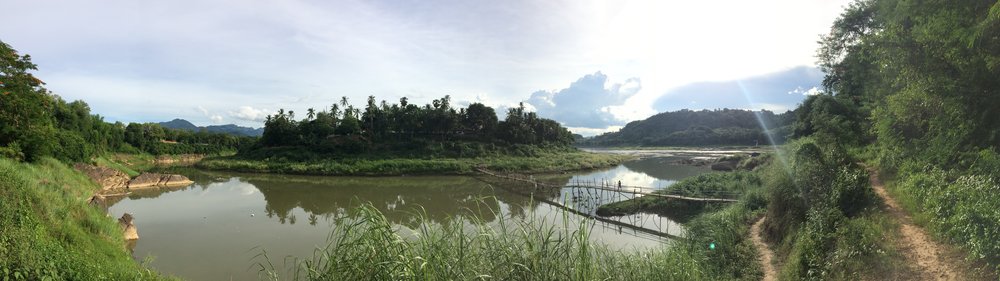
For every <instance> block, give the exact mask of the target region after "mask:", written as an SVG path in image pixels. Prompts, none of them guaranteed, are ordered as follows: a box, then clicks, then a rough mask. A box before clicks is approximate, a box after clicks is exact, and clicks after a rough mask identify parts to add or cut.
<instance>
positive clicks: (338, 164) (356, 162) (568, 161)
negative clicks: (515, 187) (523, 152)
mask: <svg viewBox="0 0 1000 281" xmlns="http://www.w3.org/2000/svg"><path fill="white" fill-rule="evenodd" d="M635 158H636V157H635V156H631V155H621V154H613V153H598V152H588V151H576V152H564V153H546V154H544V155H539V156H534V157H530V156H499V157H492V158H482V157H480V158H436V159H414V158H386V159H360V158H348V159H330V160H314V161H274V160H251V159H238V158H231V157H230V158H218V157H216V158H206V159H203V160H202V161H199V162H198V163H196V164H194V165H193V166H194V167H195V168H199V169H205V170H211V171H231V172H243V173H267V174H288V175H316V176H365V177H387V176H410V175H474V174H476V168H479V167H488V168H491V169H495V170H499V171H505V172H516V173H529V174H545V173H565V172H571V171H582V170H590V169H600V168H607V167H613V166H615V165H619V164H621V163H624V162H625V161H628V160H632V159H635Z"/></svg>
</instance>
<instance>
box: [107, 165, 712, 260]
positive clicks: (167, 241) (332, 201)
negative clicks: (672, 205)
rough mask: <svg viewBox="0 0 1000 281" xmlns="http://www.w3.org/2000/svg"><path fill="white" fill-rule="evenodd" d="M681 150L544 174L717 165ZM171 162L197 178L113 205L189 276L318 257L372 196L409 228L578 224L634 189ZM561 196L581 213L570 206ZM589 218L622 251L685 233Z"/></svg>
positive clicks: (643, 220) (654, 175)
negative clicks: (471, 220)
mask: <svg viewBox="0 0 1000 281" xmlns="http://www.w3.org/2000/svg"><path fill="white" fill-rule="evenodd" d="M679 157H690V156H676V155H655V156H648V157H645V158H642V159H639V160H634V161H629V162H626V163H623V164H621V165H618V166H616V167H612V168H608V169H602V170H595V171H583V172H575V173H567V174H560V175H539V176H537V179H538V180H540V181H544V182H547V183H556V184H562V185H565V184H567V183H572V182H580V181H590V182H606V183H608V184H609V185H612V186H613V185H617V184H618V182H619V181H620V182H621V184H622V185H627V186H645V187H651V188H653V189H658V188H663V187H666V186H669V185H671V184H673V183H674V182H676V181H678V180H680V179H683V178H685V177H690V176H693V175H697V174H701V173H707V172H710V170H709V169H708V168H707V167H695V166H688V165H680V164H676V163H675V162H676V161H677V160H678V159H680V158H679ZM172 172H178V173H181V174H184V175H186V176H188V177H189V178H191V179H192V180H193V181H194V182H195V183H194V184H192V185H190V186H187V187H182V188H172V189H162V190H151V191H143V192H133V193H132V194H131V195H129V196H128V197H124V198H121V199H119V200H118V201H117V202H115V203H114V204H113V205H112V206H111V208H110V212H111V215H113V216H115V217H120V216H121V215H122V214H123V213H125V212H128V213H131V214H133V215H134V216H135V224H136V226H137V228H138V230H139V236H140V239H139V240H138V241H136V243H135V244H134V245H132V247H133V248H132V249H133V256H134V257H135V258H136V259H138V260H140V261H142V260H146V259H149V260H150V266H151V267H152V268H154V269H156V270H157V271H160V272H163V273H166V274H170V275H176V276H178V277H182V278H184V279H187V280H230V279H232V280H254V279H257V270H258V269H259V267H258V264H260V263H262V262H263V261H264V260H263V259H262V256H261V255H260V254H262V253H266V255H267V257H268V258H269V260H270V262H271V263H272V264H274V266H275V267H278V268H280V267H281V266H283V264H284V262H286V261H288V262H291V261H290V260H288V259H286V257H290V256H294V257H303V258H309V257H312V256H313V254H314V252H315V251H316V249H317V248H318V247H322V246H324V245H326V241H327V238H328V236H329V234H330V232H331V229H332V228H333V227H336V225H335V221H336V220H335V219H336V218H338V217H342V216H344V215H345V214H346V213H347V212H348V211H349V210H350V209H351V208H352V207H354V206H357V205H358V203H359V202H371V203H372V204H373V205H374V206H375V207H376V208H377V209H379V210H380V211H382V212H383V213H384V214H385V215H386V217H387V218H388V219H389V221H391V222H392V223H394V224H396V225H397V226H398V229H399V230H398V231H399V232H400V233H401V235H406V233H408V231H409V229H413V228H415V227H416V226H417V224H418V223H419V222H418V220H417V217H416V216H415V215H414V213H415V211H416V210H420V208H422V209H423V211H422V212H423V213H425V214H426V219H427V220H429V221H431V222H435V223H438V222H446V221H448V220H451V219H453V218H454V217H455V216H457V215H469V214H470V212H471V213H472V214H473V215H476V216H478V217H479V218H480V219H482V220H484V221H487V222H493V221H496V220H497V219H498V218H497V217H496V216H505V217H507V218H512V219H525V218H527V217H529V216H534V218H536V219H537V218H542V219H545V220H547V221H551V222H554V223H561V222H562V220H563V219H569V220H572V221H571V223H572V224H570V225H574V226H578V225H579V222H580V221H581V219H582V218H584V216H583V215H580V214H593V213H594V209H595V208H596V207H597V206H598V205H600V204H602V203H606V202H611V201H617V200H622V199H625V198H629V197H631V196H633V195H622V194H615V193H612V192H597V191H588V190H576V189H571V188H563V189H562V190H547V191H544V192H534V193H533V194H534V195H533V196H525V194H528V193H529V192H530V189H528V188H527V187H524V186H519V185H518V184H513V183H504V182H500V181H497V180H495V179H492V180H491V179H482V178H476V177H470V176H405V177H320V176H294V175H266V174H245V173H232V172H217V171H202V170H196V169H191V168H181V169H179V170H177V169H174V170H172ZM532 197H534V199H533V198H532ZM493 198H495V200H494V199H493ZM560 205H561V206H563V207H567V208H571V209H573V210H576V212H577V213H567V212H566V211H564V210H563V208H562V207H560ZM567 214H568V215H567ZM623 225H625V226H623ZM588 226H589V228H590V230H591V236H590V237H591V240H593V241H594V242H597V243H601V244H604V245H607V246H608V247H610V248H612V249H619V250H623V251H633V250H641V249H648V248H651V247H659V246H662V245H663V242H665V241H666V240H667V239H670V238H668V237H669V236H683V234H684V229H683V227H682V226H681V225H680V224H678V223H676V222H674V221H673V220H671V219H670V218H667V217H660V216H657V215H647V214H637V215H631V216H623V217H610V218H604V219H603V221H591V222H590V224H589V225H588ZM630 226H634V227H630ZM657 233H660V234H657Z"/></svg>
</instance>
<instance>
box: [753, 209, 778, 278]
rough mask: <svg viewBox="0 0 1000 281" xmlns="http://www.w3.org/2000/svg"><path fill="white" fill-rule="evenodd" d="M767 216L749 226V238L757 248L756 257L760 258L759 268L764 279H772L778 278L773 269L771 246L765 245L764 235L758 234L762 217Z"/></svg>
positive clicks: (762, 220) (762, 219) (762, 221)
mask: <svg viewBox="0 0 1000 281" xmlns="http://www.w3.org/2000/svg"><path fill="white" fill-rule="evenodd" d="M766 218H767V217H761V218H760V219H759V220H757V222H755V223H753V226H750V240H751V241H753V246H754V248H757V254H758V255H757V259H759V260H760V264H761V268H763V269H764V281H774V280H778V272H777V271H776V270H775V269H774V263H773V262H772V261H773V260H774V253H773V252H771V248H768V247H767V244H766V243H764V237H763V236H761V235H760V227H761V225H762V224H764V219H766Z"/></svg>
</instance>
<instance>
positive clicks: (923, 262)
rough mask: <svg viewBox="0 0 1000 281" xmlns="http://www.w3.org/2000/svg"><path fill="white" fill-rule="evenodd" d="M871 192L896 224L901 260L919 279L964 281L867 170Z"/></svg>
mask: <svg viewBox="0 0 1000 281" xmlns="http://www.w3.org/2000/svg"><path fill="white" fill-rule="evenodd" d="M868 172H869V174H870V176H869V180H870V181H871V184H872V189H874V190H875V193H876V194H878V196H879V197H882V200H883V201H885V205H886V209H887V210H886V211H888V213H889V215H891V216H892V217H893V218H894V219H896V221H897V222H899V235H900V236H899V237H896V240H897V243H898V244H899V246H900V250H901V251H902V254H903V256H904V257H908V258H909V259H911V263H910V265H911V266H912V267H914V269H915V270H916V271H917V274H918V275H917V277H918V279H919V280H964V277H963V276H962V275H961V274H960V270H959V267H958V266H956V265H955V264H953V263H951V262H949V261H948V260H946V259H945V249H944V248H942V247H941V246H940V245H938V244H937V243H935V242H934V241H933V240H931V239H930V237H929V236H928V235H927V233H926V232H924V230H923V229H921V228H920V227H919V226H916V225H915V224H913V219H912V218H910V215H908V214H906V212H905V211H903V209H902V208H900V207H899V204H898V203H896V200H894V199H892V197H891V196H889V193H888V192H886V190H885V186H883V185H882V180H881V179H879V175H878V171H876V170H874V169H868Z"/></svg>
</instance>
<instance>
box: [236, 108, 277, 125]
mask: <svg viewBox="0 0 1000 281" xmlns="http://www.w3.org/2000/svg"><path fill="white" fill-rule="evenodd" d="M270 114H271V111H270V110H267V109H257V108H253V107H250V106H240V108H239V109H237V110H235V111H230V112H229V116H231V117H235V118H237V119H242V120H246V121H255V122H261V121H264V119H265V118H266V117H267V116H268V115H270Z"/></svg>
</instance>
